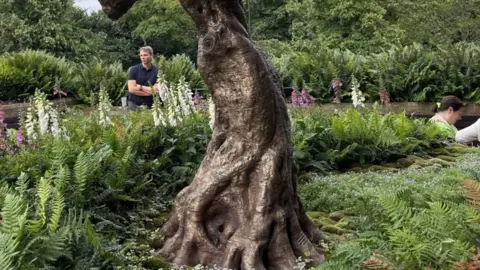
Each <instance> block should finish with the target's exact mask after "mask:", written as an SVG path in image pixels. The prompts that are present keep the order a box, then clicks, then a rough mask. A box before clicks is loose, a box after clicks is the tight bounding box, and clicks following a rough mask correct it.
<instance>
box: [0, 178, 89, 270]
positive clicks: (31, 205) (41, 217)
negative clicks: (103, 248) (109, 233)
mask: <svg viewBox="0 0 480 270" xmlns="http://www.w3.org/2000/svg"><path fill="white" fill-rule="evenodd" d="M54 183H55V182H54V181H53V182H52V179H50V178H43V177H42V178H41V179H40V180H39V182H38V183H37V184H36V185H34V186H33V187H32V188H31V189H27V186H28V185H29V184H31V185H32V183H29V181H28V178H27V176H26V174H22V175H21V176H20V177H19V181H18V185H17V186H16V187H15V188H16V189H17V190H13V189H8V188H5V186H4V188H3V189H1V190H0V201H1V202H2V203H1V204H0V206H1V207H0V210H1V212H0V215H1V220H2V222H1V223H0V247H1V248H0V267H1V268H2V269H39V268H42V267H46V266H53V265H54V264H55V262H57V261H58V260H61V259H62V258H70V259H71V260H75V256H73V254H72V250H71V246H72V245H74V243H75V242H83V243H87V244H88V243H89V241H95V235H94V234H92V235H86V227H85V224H84V217H83V214H80V215H77V214H76V213H75V211H74V209H73V208H65V203H64V193H63V192H62V190H60V189H58V187H57V186H56V184H54Z"/></svg>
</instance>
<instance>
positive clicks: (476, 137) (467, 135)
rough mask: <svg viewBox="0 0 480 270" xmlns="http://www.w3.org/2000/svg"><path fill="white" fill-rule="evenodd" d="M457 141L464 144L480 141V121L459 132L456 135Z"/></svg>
mask: <svg viewBox="0 0 480 270" xmlns="http://www.w3.org/2000/svg"><path fill="white" fill-rule="evenodd" d="M455 141H456V142H458V143H464V144H471V143H474V142H476V141H480V119H478V120H477V121H476V122H475V123H473V124H471V125H470V126H468V127H466V128H464V129H461V130H459V131H458V132H457V134H456V135H455Z"/></svg>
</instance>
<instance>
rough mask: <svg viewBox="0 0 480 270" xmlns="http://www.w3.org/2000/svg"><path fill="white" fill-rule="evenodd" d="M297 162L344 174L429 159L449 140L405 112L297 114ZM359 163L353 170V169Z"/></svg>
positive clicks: (301, 111) (294, 122)
mask: <svg viewBox="0 0 480 270" xmlns="http://www.w3.org/2000/svg"><path fill="white" fill-rule="evenodd" d="M291 116H292V132H293V134H294V135H293V142H294V145H295V152H294V157H295V159H296V161H297V163H298V165H299V167H300V170H304V171H317V172H325V171H328V170H332V169H334V170H339V169H340V170H341V169H344V168H348V167H349V166H351V167H355V166H358V165H359V164H360V165H361V164H382V163H388V162H394V161H396V160H397V159H399V158H402V157H407V156H408V155H419V156H429V154H431V150H432V148H436V147H441V146H442V145H444V142H446V138H444V137H442V136H441V133H440V130H439V129H438V127H437V126H435V125H434V124H432V123H430V122H427V121H426V120H422V119H410V118H407V116H406V115H405V113H400V114H393V113H390V114H386V115H381V114H380V113H379V111H377V110H376V109H372V110H365V111H358V110H356V109H354V108H353V107H352V108H350V109H347V110H346V111H342V112H339V113H337V114H329V113H325V112H322V111H319V110H318V109H309V110H304V109H299V110H291ZM352 164H353V165H352Z"/></svg>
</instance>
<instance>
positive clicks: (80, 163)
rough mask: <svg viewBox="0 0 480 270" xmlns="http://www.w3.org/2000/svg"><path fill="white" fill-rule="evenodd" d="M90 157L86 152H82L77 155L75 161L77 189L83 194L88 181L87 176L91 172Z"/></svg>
mask: <svg viewBox="0 0 480 270" xmlns="http://www.w3.org/2000/svg"><path fill="white" fill-rule="evenodd" d="M90 161H91V159H90V157H89V156H88V155H86V154H85V152H81V153H80V154H79V155H78V156H77V160H76V161H75V165H74V167H73V171H74V173H75V184H76V188H77V191H78V192H79V193H80V194H82V193H83V191H84V189H85V185H86V183H87V178H88V175H89V173H90V172H91V168H90V166H89V165H90Z"/></svg>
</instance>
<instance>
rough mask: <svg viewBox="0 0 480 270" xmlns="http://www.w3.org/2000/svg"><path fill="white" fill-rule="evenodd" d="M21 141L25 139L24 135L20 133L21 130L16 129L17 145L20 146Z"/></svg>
mask: <svg viewBox="0 0 480 270" xmlns="http://www.w3.org/2000/svg"><path fill="white" fill-rule="evenodd" d="M23 141H25V137H24V136H23V134H22V131H21V130H19V131H17V145H18V146H20V145H22V144H23Z"/></svg>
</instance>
